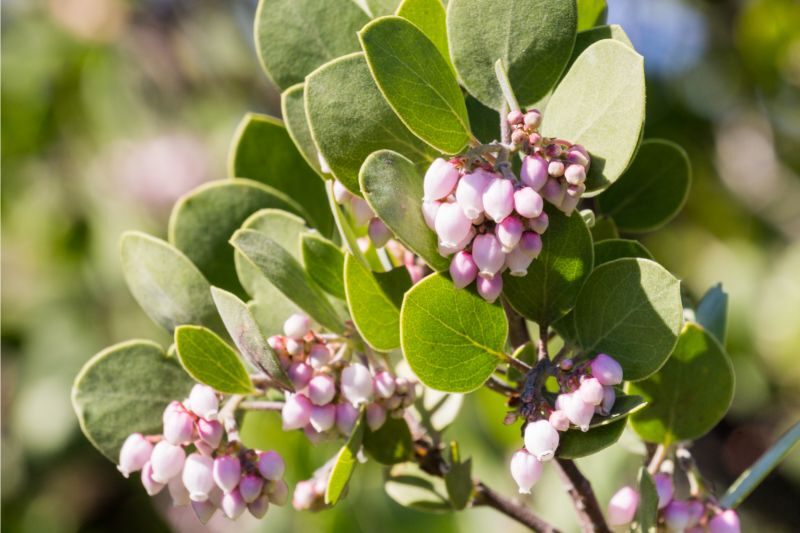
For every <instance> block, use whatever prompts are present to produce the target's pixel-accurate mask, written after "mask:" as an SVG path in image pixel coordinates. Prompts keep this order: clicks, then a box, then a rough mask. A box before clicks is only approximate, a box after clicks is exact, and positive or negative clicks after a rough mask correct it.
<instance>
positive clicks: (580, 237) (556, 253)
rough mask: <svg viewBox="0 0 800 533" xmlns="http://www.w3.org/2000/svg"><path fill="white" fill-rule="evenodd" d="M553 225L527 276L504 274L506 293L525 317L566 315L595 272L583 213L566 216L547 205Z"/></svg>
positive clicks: (546, 321)
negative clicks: (590, 274) (587, 280)
mask: <svg viewBox="0 0 800 533" xmlns="http://www.w3.org/2000/svg"><path fill="white" fill-rule="evenodd" d="M547 214H548V216H549V217H550V225H549V227H548V228H547V231H546V232H545V233H544V234H543V235H542V253H541V254H539V257H538V258H537V259H536V260H535V261H534V262H533V263H531V266H530V267H529V268H528V275H527V276H524V277H516V276H512V275H510V274H504V275H503V287H504V290H503V294H504V296H505V298H506V299H507V300H508V302H509V303H510V304H511V306H512V307H513V308H514V309H515V310H516V311H517V312H518V313H520V314H521V315H522V316H524V317H525V318H527V319H529V320H534V321H536V322H538V323H539V324H542V325H546V324H551V323H553V322H554V321H555V320H557V319H559V318H561V317H562V316H564V315H565V314H566V313H567V312H568V311H569V310H570V309H571V308H572V306H573V305H575V300H576V299H577V298H578V292H579V291H580V290H581V286H582V285H583V283H584V281H586V278H587V277H588V276H589V273H590V272H591V271H592V263H593V261H594V251H593V249H592V237H591V235H590V234H589V230H588V229H587V228H586V224H585V223H584V221H583V218H581V215H580V213H578V212H573V213H572V216H569V217H567V216H566V215H564V214H563V213H561V212H560V211H559V210H558V209H555V208H554V207H552V206H550V205H549V204H548V206H547Z"/></svg>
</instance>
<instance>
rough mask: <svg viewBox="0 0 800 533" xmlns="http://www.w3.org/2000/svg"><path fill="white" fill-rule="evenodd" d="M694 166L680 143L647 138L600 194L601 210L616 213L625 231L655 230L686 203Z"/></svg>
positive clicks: (617, 221)
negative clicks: (626, 168) (615, 179)
mask: <svg viewBox="0 0 800 533" xmlns="http://www.w3.org/2000/svg"><path fill="white" fill-rule="evenodd" d="M690 184H691V167H690V166H689V157H688V156H687V155H686V152H685V151H684V150H683V148H681V147H680V146H678V145H677V144H675V143H673V142H670V141H662V140H659V139H650V140H646V141H644V142H643V143H642V145H641V146H640V147H639V151H638V152H637V153H636V157H635V158H634V160H633V163H631V166H630V168H629V169H628V170H626V171H625V173H624V174H623V175H622V176H621V177H620V178H619V180H617V182H616V183H614V185H612V186H611V187H609V188H608V190H607V191H605V192H604V193H603V195H602V197H601V198H598V209H599V210H600V212H601V213H603V214H605V215H607V216H610V217H613V218H614V222H616V224H617V226H618V227H619V229H621V230H622V231H627V232H632V233H638V232H645V231H653V230H655V229H658V228H660V227H661V226H663V225H664V224H666V223H667V222H669V221H670V220H672V219H673V218H674V217H675V215H677V214H678V212H679V211H680V210H681V208H682V207H683V204H685V203H686V199H687V198H688V197H689V186H690Z"/></svg>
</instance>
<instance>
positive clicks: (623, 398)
mask: <svg viewBox="0 0 800 533" xmlns="http://www.w3.org/2000/svg"><path fill="white" fill-rule="evenodd" d="M645 407H647V402H646V401H645V400H644V398H642V397H641V396H632V395H627V394H622V393H620V392H619V391H617V398H616V400H615V401H614V406H613V407H612V408H611V412H610V413H609V414H608V415H606V416H600V415H595V416H594V418H592V423H591V424H590V425H589V427H592V428H595V427H600V426H607V425H608V424H613V423H614V422H616V421H617V420H619V419H620V418H626V417H628V416H631V415H633V414H635V413H638V412H639V411H641V410H642V409H644V408H645Z"/></svg>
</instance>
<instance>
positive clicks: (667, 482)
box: [653, 473, 675, 509]
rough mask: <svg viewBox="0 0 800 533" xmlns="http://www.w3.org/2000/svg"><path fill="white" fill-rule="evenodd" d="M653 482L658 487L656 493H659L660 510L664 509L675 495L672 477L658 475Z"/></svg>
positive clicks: (662, 474)
mask: <svg viewBox="0 0 800 533" xmlns="http://www.w3.org/2000/svg"><path fill="white" fill-rule="evenodd" d="M653 482H654V483H655V485H656V492H657V493H658V508H659V509H663V508H664V507H666V506H667V504H668V503H669V502H671V501H672V496H673V494H675V486H674V485H673V484H672V476H670V475H669V474H664V473H658V474H656V475H654V476H653Z"/></svg>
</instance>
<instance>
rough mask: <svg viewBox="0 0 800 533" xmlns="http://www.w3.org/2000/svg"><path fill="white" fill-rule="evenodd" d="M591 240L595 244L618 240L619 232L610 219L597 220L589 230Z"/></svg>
mask: <svg viewBox="0 0 800 533" xmlns="http://www.w3.org/2000/svg"><path fill="white" fill-rule="evenodd" d="M591 232H592V239H593V240H594V241H595V242H598V241H605V240H607V239H619V230H618V229H617V225H616V224H614V220H613V219H610V218H598V219H597V221H596V222H595V223H594V226H592V229H591Z"/></svg>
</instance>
